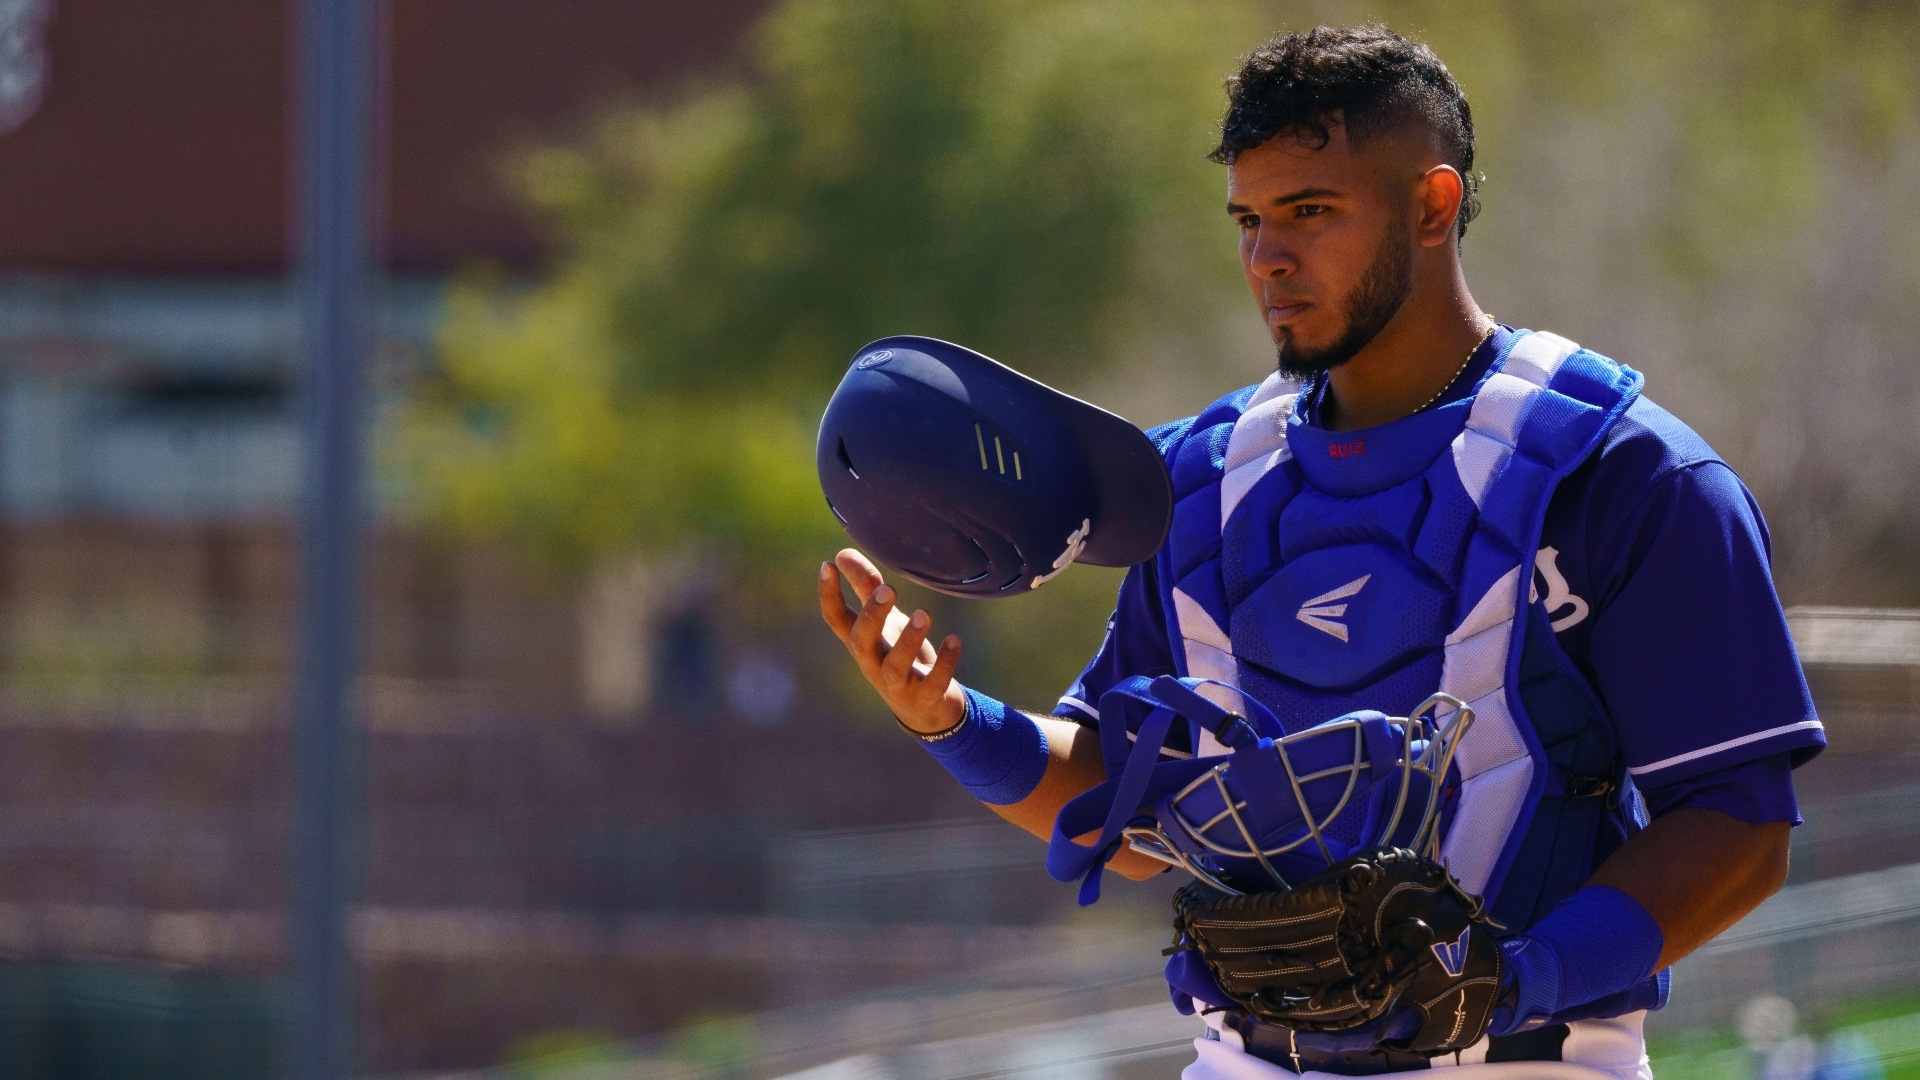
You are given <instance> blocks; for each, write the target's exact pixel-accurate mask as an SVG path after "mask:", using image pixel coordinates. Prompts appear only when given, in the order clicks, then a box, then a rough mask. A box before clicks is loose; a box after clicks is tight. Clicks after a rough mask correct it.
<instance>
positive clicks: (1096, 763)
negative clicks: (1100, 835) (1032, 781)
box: [987, 713, 1166, 881]
mask: <svg viewBox="0 0 1920 1080" xmlns="http://www.w3.org/2000/svg"><path fill="white" fill-rule="evenodd" d="M1028 715H1029V716H1030V717H1031V718H1032V719H1033V722H1034V723H1036V724H1038V725H1039V726H1040V730H1041V732H1042V733H1043V734H1044V735H1046V737H1047V756H1048V760H1047V771H1046V772H1045V773H1044V774H1042V775H1041V777H1040V785H1039V786H1038V787H1036V788H1034V789H1033V793H1032V794H1030V795H1028V796H1027V797H1026V798H1024V799H1022V800H1020V801H1019V802H1017V803H1013V804H1012V805H1010V806H994V805H992V804H991V803H989V804H987V805H988V809H990V810H992V811H993V812H994V813H996V814H999V815H1000V816H1001V817H1003V818H1005V819H1007V820H1008V821H1010V822H1012V823H1013V824H1015V825H1017V826H1019V827H1020V828H1022V829H1025V830H1026V831H1027V832H1030V833H1032V834H1033V835H1035V836H1037V837H1039V838H1040V839H1042V840H1045V839H1048V838H1050V837H1051V836H1052V835H1053V819H1054V817H1055V816H1056V815H1058V814H1059V813H1060V808H1061V807H1062V806H1065V805H1066V804H1067V802H1068V800H1070V799H1072V798H1073V797H1074V796H1076V795H1079V794H1080V793H1081V792H1084V791H1087V790H1088V789H1090V788H1092V787H1094V786H1096V785H1098V784H1099V783H1100V782H1101V781H1103V780H1105V779H1106V778H1107V771H1106V764H1105V762H1104V761H1102V760H1101V755H1100V736H1099V733H1098V732H1096V731H1094V730H1093V729H1092V728H1088V727H1083V726H1081V725H1079V724H1076V723H1074V722H1073V721H1071V720H1062V719H1060V718H1059V717H1054V716H1034V715H1033V714H1031V713H1029V714H1028ZM1093 838H1094V837H1093V836H1092V835H1091V834H1089V835H1088V836H1080V837H1074V839H1076V840H1080V841H1090V840H1092V839H1093ZM1107 868H1108V869H1110V870H1113V871H1114V872H1116V873H1118V874H1120V875H1121V876H1122V877H1125V878H1129V879H1131V880H1133V881H1141V880H1144V879H1146V878H1149V877H1152V876H1153V875H1155V874H1157V873H1159V872H1160V871H1162V870H1165V869H1166V864H1165V863H1163V862H1159V861H1157V860H1155V859H1150V858H1148V857H1146V856H1145V855H1142V854H1140V853H1139V852H1137V851H1132V850H1129V849H1127V848H1122V849H1121V850H1120V852H1119V854H1117V855H1115V856H1114V859H1113V861H1112V862H1110V863H1108V864H1107Z"/></svg>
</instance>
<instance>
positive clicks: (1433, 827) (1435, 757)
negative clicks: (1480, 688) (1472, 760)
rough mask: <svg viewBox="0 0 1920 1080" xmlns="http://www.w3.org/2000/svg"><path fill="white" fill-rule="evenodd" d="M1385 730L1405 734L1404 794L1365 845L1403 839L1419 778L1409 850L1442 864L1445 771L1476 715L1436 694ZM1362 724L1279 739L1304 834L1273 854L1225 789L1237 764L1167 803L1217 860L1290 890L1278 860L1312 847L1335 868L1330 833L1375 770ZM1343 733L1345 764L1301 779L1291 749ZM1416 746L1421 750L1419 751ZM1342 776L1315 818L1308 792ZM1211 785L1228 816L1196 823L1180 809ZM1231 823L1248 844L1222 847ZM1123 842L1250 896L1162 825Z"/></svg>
mask: <svg viewBox="0 0 1920 1080" xmlns="http://www.w3.org/2000/svg"><path fill="white" fill-rule="evenodd" d="M1442 705H1447V706H1451V707H1452V708H1453V712H1452V713H1451V714H1449V716H1448V717H1447V718H1445V719H1442V718H1441V717H1440V715H1439V713H1438V711H1437V710H1438V708H1439V707H1440V706H1442ZM1387 723H1388V724H1389V725H1392V726H1393V727H1395V728H1398V729H1399V731H1400V760H1399V773H1400V776H1399V782H1398V791H1396V792H1395V794H1394V805H1393V813H1392V814H1391V815H1389V817H1388V818H1387V821H1386V824H1385V825H1384V826H1383V827H1382V828H1381V829H1380V830H1379V833H1378V835H1376V836H1373V837H1369V838H1363V842H1362V844H1361V846H1362V847H1371V846H1375V845H1379V844H1384V843H1386V842H1387V841H1388V840H1389V839H1390V838H1391V837H1393V836H1394V835H1395V834H1397V833H1398V831H1399V829H1400V823H1401V820H1402V818H1403V817H1404V816H1405V814H1406V811H1407V795H1408V793H1409V792H1410V791H1412V789H1413V778H1414V775H1415V774H1419V775H1421V776H1424V777H1426V779H1427V799H1426V805H1425V807H1423V808H1422V809H1421V811H1420V817H1419V818H1418V819H1416V820H1417V821H1418V823H1419V824H1418V827H1417V828H1416V829H1415V831H1414V834H1413V838H1412V840H1411V842H1410V843H1409V845H1408V846H1410V847H1411V848H1412V849H1413V850H1414V851H1415V852H1417V853H1419V854H1421V855H1424V856H1426V857H1428V858H1432V859H1438V857H1439V851H1440V829H1439V816H1440V811H1441V808H1442V799H1441V792H1442V790H1443V788H1444V787H1445V784H1446V777H1447V772H1448V770H1449V769H1450V768H1451V767H1452V765H1453V758H1454V754H1455V752H1456V751H1457V750H1458V749H1459V746H1460V739H1461V738H1462V737H1463V736H1465V735H1466V733H1467V729H1468V728H1470V727H1472V726H1473V708H1472V707H1471V706H1469V705H1468V704H1467V703H1466V702H1464V701H1461V700H1460V699H1459V698H1457V697H1454V696H1453V695H1451V694H1433V695H1432V696H1430V697H1428V698H1427V699H1426V700H1425V701H1422V702H1421V703H1420V705H1419V707H1418V708H1416V709H1414V710H1413V711H1412V713H1410V714H1409V715H1407V716H1391V717H1387ZM1361 724H1362V721H1360V720H1357V719H1341V720H1333V721H1329V722H1327V723H1324V724H1320V725H1317V726H1314V727H1311V728H1307V729H1306V730H1304V731H1298V732H1295V733H1294V734H1292V735H1288V736H1286V737H1285V738H1282V739H1278V740H1275V742H1274V744H1273V749H1274V753H1275V754H1277V755H1279V758H1280V764H1281V766H1282V767H1283V768H1284V769H1285V770H1286V774H1287V781H1288V783H1289V785H1290V786H1291V788H1292V790H1293V797H1294V800H1295V801H1296V802H1297V803H1298V804H1299V808H1300V819H1301V822H1302V823H1303V824H1304V825H1305V827H1306V828H1305V831H1304V832H1303V833H1302V834H1301V835H1300V836H1298V837H1295V838H1294V839H1292V840H1289V841H1287V842H1285V843H1282V844H1279V845H1277V846H1273V847H1263V846H1262V845H1261V844H1260V842H1259V841H1258V840H1257V839H1256V838H1255V837H1254V835H1253V831H1252V829H1250V828H1249V827H1248V825H1247V821H1246V818H1245V817H1244V816H1243V811H1245V810H1246V809H1247V803H1246V800H1245V799H1243V798H1238V797H1236V795H1235V794H1234V790H1233V788H1232V787H1231V786H1229V784H1228V783H1227V771H1228V769H1229V768H1230V767H1231V766H1232V764H1233V763H1232V761H1231V760H1228V761H1223V762H1221V763H1220V764H1219V765H1217V766H1215V767H1214V768H1212V769H1210V770H1208V771H1207V772H1205V773H1203V774H1201V775H1200V776H1199V777H1198V778H1197V779H1195V780H1194V781H1193V782H1192V783H1190V784H1188V785H1187V786H1186V787H1184V788H1182V789H1180V790H1179V791H1178V792H1176V793H1174V795H1173V796H1172V797H1171V798H1170V799H1168V800H1167V804H1168V808H1169V810H1170V811H1171V816H1172V817H1173V818H1174V820H1175V822H1176V823H1177V824H1178V825H1179V827H1180V829H1181V831H1182V832H1184V833H1185V834H1186V835H1187V837H1188V838H1190V839H1191V840H1192V842H1193V844H1194V845H1197V846H1199V847H1201V848H1203V849H1205V850H1206V851H1207V852H1210V853H1212V854H1215V855H1219V856H1223V857H1226V858H1232V859H1245V860H1251V861H1253V862H1256V863H1258V864H1259V865H1260V867H1261V868H1262V869H1263V870H1264V871H1265V872H1266V874H1267V875H1268V876H1269V877H1270V878H1272V880H1273V882H1274V885H1275V886H1276V887H1278V888H1281V889H1288V888H1292V885H1291V884H1289V883H1288V881H1287V879H1286V878H1285V876H1283V875H1282V874H1281V873H1280V871H1279V870H1278V869H1277V868H1275V867H1274V865H1273V862H1272V859H1273V857H1275V856H1278V855H1285V854H1288V853H1290V852H1293V851H1296V850H1298V849H1299V848H1301V847H1303V846H1305V845H1306V844H1307V843H1308V842H1309V841H1311V842H1312V843H1313V844H1314V846H1315V847H1316V848H1317V849H1318V850H1319V852H1320V857H1321V859H1322V860H1323V861H1325V862H1326V864H1327V865H1329V866H1331V865H1333V863H1334V862H1335V861H1336V860H1335V859H1334V857H1333V853H1332V852H1331V851H1330V850H1329V849H1328V847H1327V841H1326V837H1325V835H1324V834H1325V831H1326V829H1327V827H1328V826H1329V825H1331V824H1332V823H1333V822H1334V821H1335V820H1336V819H1338V818H1339V816H1340V815H1341V813H1343V812H1344V811H1345V810H1346V809H1347V807H1348V806H1349V805H1350V804H1351V803H1352V802H1353V797H1354V794H1355V793H1356V792H1357V791H1358V790H1359V788H1360V778H1361V774H1362V772H1363V771H1371V769H1372V767H1373V766H1372V763H1371V762H1370V761H1368V760H1367V749H1366V737H1365V733H1364V731H1363V729H1362V727H1361ZM1338 731H1351V732H1352V736H1353V753H1352V755H1351V757H1349V758H1348V760H1347V761H1346V762H1345V763H1343V764H1340V765H1335V766H1332V767H1330V768H1326V769H1321V770H1319V771H1318V772H1313V773H1306V774H1301V773H1297V772H1295V771H1294V767H1293V760H1292V758H1291V756H1290V755H1289V754H1288V752H1287V748H1288V746H1289V745H1290V744H1298V743H1300V742H1302V741H1304V740H1306V739H1309V738H1313V739H1325V738H1327V737H1328V736H1330V735H1331V734H1332V733H1334V732H1338ZM1416 747H1418V750H1417V751H1416ZM1342 774H1344V775H1345V776H1346V780H1347V784H1346V789H1345V790H1344V791H1343V792H1341V795H1340V798H1339V800H1338V801H1336V802H1335V803H1334V805H1333V806H1332V808H1331V809H1329V810H1327V812H1326V813H1325V814H1321V815H1316V814H1315V813H1314V810H1313V807H1312V806H1311V805H1310V804H1309V803H1308V801H1307V796H1306V786H1307V785H1308V784H1311V783H1314V782H1315V781H1319V780H1325V779H1328V778H1330V777H1337V776H1341V775H1342ZM1208 785H1211V786H1212V787H1213V788H1214V789H1215V791H1216V792H1217V794H1218V795H1219V799H1220V803H1221V805H1222V807H1223V809H1221V810H1220V811H1219V812H1218V813H1215V814H1213V815H1212V816H1211V817H1209V818H1207V819H1206V820H1204V821H1199V822H1196V821H1194V820H1193V819H1192V818H1190V817H1188V816H1187V815H1186V814H1185V813H1183V812H1182V810H1181V804H1182V802H1183V801H1185V800H1186V799H1187V798H1188V796H1190V795H1192V794H1194V793H1195V792H1197V791H1199V790H1201V789H1202V788H1204V787H1206V786H1208ZM1227 822H1231V823H1232V825H1233V829H1234V831H1235V832H1237V833H1238V834H1239V835H1240V838H1241V840H1242V841H1243V844H1242V845H1240V846H1233V845H1230V844H1222V843H1219V842H1217V841H1216V840H1215V839H1213V838H1212V837H1211V836H1210V835H1209V834H1210V833H1212V832H1213V831H1214V830H1215V829H1216V828H1217V827H1218V826H1220V825H1222V824H1223V823H1227ZM1121 836H1122V837H1123V838H1125V839H1126V840H1127V842H1128V846H1129V847H1131V848H1132V849H1133V850H1135V851H1138V852H1140V853H1141V854H1143V855H1146V856H1148V857H1150V858H1154V859H1158V860H1159V861H1161V862H1164V863H1167V864H1169V865H1171V866H1177V867H1179V868H1180V869H1182V870H1185V871H1187V872H1188V873H1190V874H1192V875H1193V876H1194V877H1195V878H1198V879H1199V880H1201V881H1203V882H1205V883H1206V884H1208V885H1211V886H1212V887H1214V888H1216V889H1219V890H1221V891H1222V892H1225V893H1227V894H1228V895H1231V896H1239V895H1242V893H1243V892H1244V890H1241V889H1237V888H1234V887H1233V886H1231V885H1229V884H1227V883H1226V882H1225V881H1224V880H1222V875H1221V874H1220V873H1218V872H1217V871H1216V869H1215V868H1213V867H1210V866H1208V865H1206V861H1203V860H1205V856H1204V855H1195V854H1191V853H1189V852H1188V851H1186V850H1183V849H1182V846H1181V845H1178V844H1176V843H1174V842H1173V840H1172V838H1170V837H1169V836H1168V835H1167V834H1166V831H1165V828H1164V826H1163V825H1162V824H1161V822H1160V821H1159V820H1157V819H1156V820H1154V821H1152V822H1150V823H1142V824H1138V825H1131V826H1128V827H1127V828H1126V829H1124V830H1122V832H1121ZM1207 861H1210V860H1207Z"/></svg>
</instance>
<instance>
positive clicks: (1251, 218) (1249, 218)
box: [1235, 214, 1260, 230]
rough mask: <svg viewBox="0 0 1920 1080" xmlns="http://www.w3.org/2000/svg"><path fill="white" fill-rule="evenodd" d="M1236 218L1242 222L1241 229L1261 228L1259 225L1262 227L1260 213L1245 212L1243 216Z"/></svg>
mask: <svg viewBox="0 0 1920 1080" xmlns="http://www.w3.org/2000/svg"><path fill="white" fill-rule="evenodd" d="M1235 220H1236V221H1238V222H1239V223H1240V228H1241V229H1243V230H1245V229H1257V228H1259V227H1260V215H1259V214H1245V215H1242V216H1241V217H1239V218H1236V219H1235Z"/></svg>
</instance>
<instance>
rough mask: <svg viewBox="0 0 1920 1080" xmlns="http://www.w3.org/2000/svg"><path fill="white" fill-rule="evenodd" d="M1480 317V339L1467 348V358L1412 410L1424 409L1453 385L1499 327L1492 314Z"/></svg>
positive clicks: (1482, 314)
mask: <svg viewBox="0 0 1920 1080" xmlns="http://www.w3.org/2000/svg"><path fill="white" fill-rule="evenodd" d="M1480 317H1481V318H1483V319H1485V320H1486V323H1485V324H1484V326H1485V329H1484V330H1483V331H1482V333H1481V334H1480V340H1479V341H1476V342H1474V343H1473V348H1471V349H1468V350H1467V358H1466V359H1464V360H1462V361H1460V366H1459V367H1457V368H1455V369H1454V372H1453V374H1451V375H1449V376H1447V381H1446V382H1443V383H1441V384H1440V389H1438V390H1435V391H1434V392H1433V396H1432V397H1430V398H1428V399H1427V400H1426V401H1425V402H1424V403H1423V404H1421V406H1420V408H1419V409H1415V410H1413V411H1414V412H1419V411H1421V409H1425V408H1426V407H1427V406H1428V405H1431V404H1433V403H1434V402H1436V401H1439V400H1440V395H1441V394H1444V393H1446V392H1447V388H1448V387H1450V386H1452V385H1453V383H1454V380H1455V379H1458V378H1459V377H1460V375H1461V373H1462V372H1464V371H1466V370H1467V365H1468V364H1471V363H1473V354H1474V353H1477V352H1479V351H1480V346H1482V345H1485V344H1486V343H1487V339H1488V338H1490V337H1492V336H1493V332H1494V331H1495V330H1498V329H1500V323H1499V321H1498V320H1496V319H1495V318H1494V317H1493V316H1491V315H1488V314H1486V313H1485V312H1482V313H1481V315H1480Z"/></svg>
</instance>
